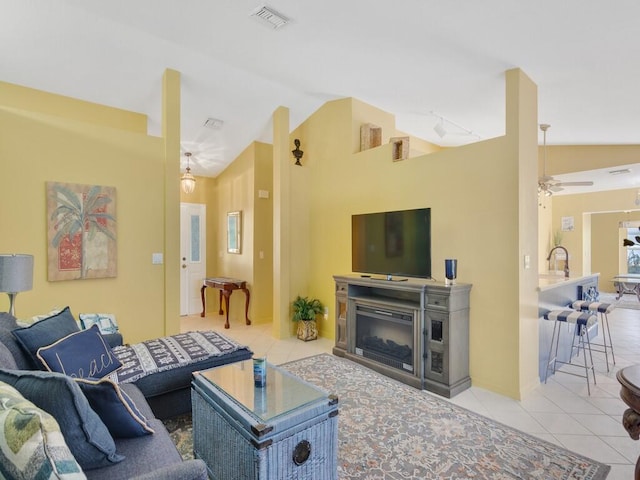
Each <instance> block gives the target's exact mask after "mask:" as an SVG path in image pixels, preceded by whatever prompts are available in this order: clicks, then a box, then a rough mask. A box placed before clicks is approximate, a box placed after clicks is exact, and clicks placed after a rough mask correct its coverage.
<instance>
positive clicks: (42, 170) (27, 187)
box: [0, 79, 179, 342]
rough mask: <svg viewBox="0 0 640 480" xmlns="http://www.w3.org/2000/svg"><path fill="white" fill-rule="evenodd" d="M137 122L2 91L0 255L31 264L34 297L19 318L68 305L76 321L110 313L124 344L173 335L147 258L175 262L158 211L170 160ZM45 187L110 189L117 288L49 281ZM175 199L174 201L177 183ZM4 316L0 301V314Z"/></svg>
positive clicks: (24, 296) (20, 91) (157, 271)
mask: <svg viewBox="0 0 640 480" xmlns="http://www.w3.org/2000/svg"><path fill="white" fill-rule="evenodd" d="M159 81H160V79H159ZM34 99H35V100H37V101H34ZM178 100H179V98H178ZM22 106H24V108H21V107H22ZM141 117H142V118H144V116H141V115H140V114H136V113H131V112H124V111H120V110H117V109H111V108H108V107H104V106H100V105H93V104H90V103H87V102H81V101H79V100H73V99H69V98H65V97H60V96H57V95H53V94H48V93H44V92H38V91H34V90H31V89H27V88H24V87H19V86H16V85H11V84H7V83H0V159H2V160H1V161H0V219H2V225H3V227H2V229H3V230H2V233H3V234H2V235H1V236H0V252H3V253H29V254H33V255H34V257H35V267H34V282H33V290H31V291H29V292H23V293H20V294H19V295H18V297H17V302H16V313H17V315H18V316H19V317H20V318H29V317H31V316H33V315H36V314H41V313H44V312H48V311H50V310H51V309H52V308H54V307H64V306H67V305H69V306H70V307H71V311H72V312H73V313H74V314H75V315H76V316H77V315H78V314H79V313H81V312H109V313H114V314H115V315H116V318H117V320H118V323H119V324H120V326H121V330H122V332H123V334H124V336H125V338H126V340H127V341H129V342H135V341H139V340H141V339H146V338H153V337H158V336H162V335H164V334H165V333H166V332H171V331H172V330H173V329H174V327H175V326H176V325H177V322H178V318H177V316H172V317H171V318H167V308H168V305H174V304H177V302H178V294H177V293H176V295H175V298H174V296H173V295H167V296H165V287H166V278H165V265H153V264H152V263H151V255H152V253H154V252H164V253H165V259H168V258H170V255H174V256H175V257H177V255H178V252H171V251H167V250H166V248H167V246H166V243H165V241H166V228H167V225H169V226H171V223H168V222H173V218H174V217H173V213H168V212H167V209H166V208H165V199H166V198H167V192H166V190H165V183H166V182H165V175H166V172H167V169H175V172H176V174H177V172H178V163H177V161H178V158H177V155H176V157H175V158H170V159H166V158H165V141H164V139H163V138H157V137H151V136H148V135H146V127H145V129H144V132H141V130H143V129H142V128H141ZM48 181H59V182H69V183H79V184H95V185H106V186H112V187H115V189H116V202H117V203H116V214H117V237H118V240H117V248H118V259H117V277H116V278H105V279H93V280H75V281H61V282H49V281H48V280H47V271H46V268H47V267H46V264H47V257H46V251H47V244H46V243H47V241H46V238H47V236H46V221H47V213H46V211H45V208H46V200H45V182H48ZM173 189H174V190H175V196H176V198H177V196H178V193H177V192H178V190H177V189H178V185H177V182H176V183H175V184H174V185H173ZM174 203H176V204H177V201H176V202H174ZM176 208H177V207H176ZM167 215H169V216H170V217H171V219H170V220H168V216H167ZM167 299H169V303H167ZM7 307H8V301H7V296H6V295H4V294H2V295H0V310H6V309H7ZM171 308H173V307H172V306H171Z"/></svg>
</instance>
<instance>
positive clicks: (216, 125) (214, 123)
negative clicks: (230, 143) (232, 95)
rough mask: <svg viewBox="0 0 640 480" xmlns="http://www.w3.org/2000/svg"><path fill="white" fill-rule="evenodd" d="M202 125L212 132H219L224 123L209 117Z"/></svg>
mask: <svg viewBox="0 0 640 480" xmlns="http://www.w3.org/2000/svg"><path fill="white" fill-rule="evenodd" d="M203 125H204V126H205V127H207V128H211V129H212V130H220V129H221V128H222V126H223V125H224V121H222V120H220V119H219V118H213V117H209V118H207V119H206V120H205V121H204V123H203Z"/></svg>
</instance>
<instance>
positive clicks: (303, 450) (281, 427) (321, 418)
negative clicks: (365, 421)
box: [191, 360, 338, 480]
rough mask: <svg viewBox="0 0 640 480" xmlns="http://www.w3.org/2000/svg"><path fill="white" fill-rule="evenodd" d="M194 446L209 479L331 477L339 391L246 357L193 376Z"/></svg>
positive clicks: (334, 469)
mask: <svg viewBox="0 0 640 480" xmlns="http://www.w3.org/2000/svg"><path fill="white" fill-rule="evenodd" d="M191 400H192V407H193V451H194V454H195V456H196V457H197V458H201V459H202V460H204V461H205V463H206V464H207V467H208V469H209V476H210V478H212V479H213V480H236V479H237V480H271V479H272V480H285V479H286V480H289V479H300V480H301V479H326V480H335V479H337V450H338V417H337V414H338V398H337V397H335V396H333V395H328V394H327V393H326V392H324V391H323V390H321V389H319V388H317V387H315V386H313V385H311V384H309V383H307V382H305V381H303V380H301V379H299V378H297V377H294V376H293V375H291V374H290V373H288V372H286V371H284V370H282V369H280V368H278V367H276V366H274V365H271V364H269V363H267V383H266V386H265V387H255V386H254V381H253V362H252V361H251V360H247V361H243V362H237V363H233V364H229V365H224V366H221V367H216V368H213V369H210V370H205V371H202V372H196V373H194V375H193V382H192V390H191Z"/></svg>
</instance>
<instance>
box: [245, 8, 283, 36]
mask: <svg viewBox="0 0 640 480" xmlns="http://www.w3.org/2000/svg"><path fill="white" fill-rule="evenodd" d="M249 16H250V17H252V18H256V19H258V20H260V21H261V22H262V23H264V24H265V25H269V26H270V27H271V28H273V29H274V30H277V29H278V28H280V27H284V26H285V25H286V24H287V23H289V19H288V18H287V17H285V16H284V15H282V14H281V13H278V12H276V11H275V10H274V9H273V8H271V7H267V6H266V5H262V6H259V7H258V8H256V9H255V10H253V11H252V12H251V13H250V14H249Z"/></svg>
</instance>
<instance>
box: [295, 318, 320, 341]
mask: <svg viewBox="0 0 640 480" xmlns="http://www.w3.org/2000/svg"><path fill="white" fill-rule="evenodd" d="M298 338H299V339H300V340H304V341H305V342H308V341H309V340H315V339H317V338H318V325H317V324H316V321H315V320H300V321H299V322H298Z"/></svg>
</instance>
